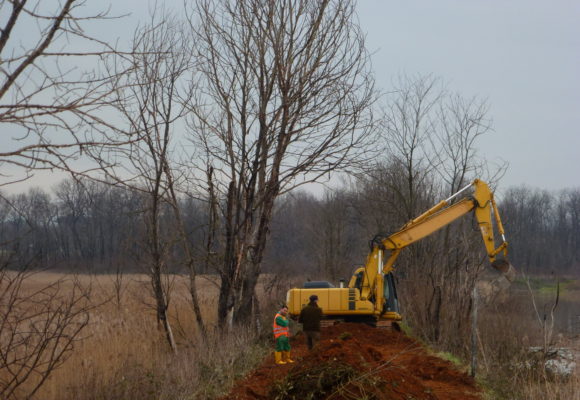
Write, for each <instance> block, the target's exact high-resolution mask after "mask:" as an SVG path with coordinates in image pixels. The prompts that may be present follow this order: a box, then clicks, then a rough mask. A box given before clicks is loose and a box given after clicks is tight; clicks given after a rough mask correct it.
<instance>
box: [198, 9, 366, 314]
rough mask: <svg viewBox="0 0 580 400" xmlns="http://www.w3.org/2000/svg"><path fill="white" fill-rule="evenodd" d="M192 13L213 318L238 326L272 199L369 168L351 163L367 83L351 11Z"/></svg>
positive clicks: (360, 140) (361, 141)
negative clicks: (214, 262)
mask: <svg viewBox="0 0 580 400" xmlns="http://www.w3.org/2000/svg"><path fill="white" fill-rule="evenodd" d="M196 5H197V7H196V8H195V10H194V11H195V12H196V13H197V14H195V17H196V18H197V19H198V20H199V21H200V23H199V24H196V23H195V22H194V18H193V17H191V18H190V21H191V24H192V28H193V30H194V31H195V34H196V36H195V42H196V45H197V47H196V50H197V57H198V60H199V62H200V66H199V70H200V74H199V75H200V81H201V87H200V92H199V93H200V95H199V97H198V98H197V107H195V108H193V109H192V111H193V114H194V116H193V117H191V118H190V119H189V126H190V132H191V134H192V140H193V141H194V143H195V144H196V147H198V148H199V149H201V150H203V152H204V154H203V155H202V156H201V157H200V160H203V164H201V165H197V169H198V170H199V171H202V172H203V171H205V170H206V164H209V165H210V166H211V168H212V169H213V171H214V172H213V175H212V177H213V182H212V187H213V188H214V190H215V192H216V193H217V194H218V195H219V198H220V199H221V202H220V204H221V214H222V219H223V230H222V239H221V251H222V252H223V263H222V265H221V266H220V267H219V274H220V276H221V288H220V297H219V305H218V316H219V320H220V321H221V322H224V321H226V320H227V321H229V323H230V324H231V323H232V321H233V319H235V320H236V321H238V322H247V321H249V320H250V316H251V315H253V314H255V313H257V310H258V304H257V299H256V296H255V287H256V283H257V280H258V276H259V274H260V272H261V264H262V257H263V253H264V249H265V246H266V242H267V238H268V231H269V225H270V220H271V217H272V210H273V207H274V202H275V199H276V198H277V197H278V196H279V195H280V194H281V193H284V192H286V191H289V190H291V189H292V188H293V187H295V186H297V185H300V184H303V183H306V182H312V181H316V180H319V179H321V178H322V177H324V176H325V174H329V173H330V172H332V171H335V170H338V169H340V168H346V167H348V166H353V165H354V164H355V163H356V162H358V161H361V159H363V158H365V157H372V156H373V154H371V153H365V152H364V151H363V150H364V149H365V145H366V144H368V142H369V138H370V133H371V127H372V125H371V122H372V114H371V107H372V105H373V102H374V100H375V94H374V90H373V79H372V77H371V75H370V73H369V56H368V53H367V51H366V49H365V45H364V35H363V33H362V32H361V30H360V28H359V27H358V25H357V22H356V16H355V11H354V10H355V5H354V3H351V2H348V1H344V0H335V1H330V0H324V1H318V2H312V1H307V0H294V1H287V2H279V1H274V0H269V1H258V0H250V1H244V2H239V1H233V0H220V1H217V0H216V1H212V0H208V1H206V0H201V1H198V2H197V3H196ZM200 175H201V174H200ZM206 186H209V185H206Z"/></svg>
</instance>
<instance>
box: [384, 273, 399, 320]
mask: <svg viewBox="0 0 580 400" xmlns="http://www.w3.org/2000/svg"><path fill="white" fill-rule="evenodd" d="M383 298H384V299H385V300H384V302H383V312H382V314H385V313H387V312H396V313H398V312H399V299H398V298H397V287H396V286H395V277H394V276H393V274H392V273H391V272H389V273H388V274H385V275H384V284H383Z"/></svg>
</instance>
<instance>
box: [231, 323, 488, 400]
mask: <svg viewBox="0 0 580 400" xmlns="http://www.w3.org/2000/svg"><path fill="white" fill-rule="evenodd" d="M321 336H322V338H321V341H320V343H319V345H318V348H317V349H315V350H314V351H312V352H308V350H307V348H306V346H305V344H304V343H303V338H302V337H301V336H300V335H299V336H298V337H296V338H295V339H294V340H291V343H292V355H293V358H294V360H295V361H296V362H295V363H294V364H286V365H275V364H274V359H273V356H269V357H267V358H266V359H265V360H264V362H263V363H262V365H261V366H260V367H259V368H257V369H256V370H254V371H253V372H252V373H250V374H249V375H248V376H246V377H245V378H244V379H242V380H240V381H238V382H236V384H235V386H234V389H233V390H232V391H231V392H230V394H228V395H227V396H225V397H224V398H223V399H236V400H249V399H264V400H266V399H275V398H278V399H286V398H287V399H300V400H303V399H305V398H311V399H333V400H346V399H355V398H367V399H377V400H383V399H384V400H386V399H389V400H391V399H392V400H398V399H401V400H403V399H404V400H410V399H417V400H419V399H445V400H470V399H474V400H475V399H480V391H479V389H478V388H477V387H476V385H475V383H474V381H473V379H471V378H470V377H469V376H468V375H466V374H465V373H463V372H460V371H458V370H457V369H456V368H455V367H454V366H453V365H452V364H451V363H450V362H448V361H445V360H442V359H440V358H438V357H435V356H432V355H430V354H429V353H428V352H427V350H426V349H425V348H424V347H423V346H422V345H421V344H420V343H418V342H417V341H415V340H413V339H411V338H409V337H407V336H406V335H405V334H403V333H401V332H397V331H391V330H389V329H377V328H372V327H369V326H367V325H364V324H355V323H342V324H338V325H335V326H331V327H328V328H323V330H322V335H321ZM343 370H348V371H351V375H349V379H347V380H346V381H342V383H341V384H339V385H337V386H336V387H332V388H330V389H329V388H328V387H326V388H324V389H323V390H322V389H320V382H321V381H322V380H323V379H324V378H322V377H321V374H324V373H329V374H332V373H335V372H336V371H343ZM352 371H355V372H354V375H352ZM317 375H320V376H317ZM284 379H287V380H288V379H292V382H291V385H289V384H286V385H285V386H283V387H285V388H286V389H288V388H294V389H293V390H297V389H296V387H297V386H300V387H301V389H302V390H303V392H302V393H301V394H296V392H292V391H289V392H287V393H286V394H284V392H282V394H280V393H281V392H280V390H278V391H275V388H276V387H280V385H284ZM300 380H303V381H302V382H301V381H300ZM308 385H312V387H309V386H308ZM317 390H318V392H317V393H318V394H312V393H314V392H315V391H317ZM305 393H307V394H308V395H307V396H306V395H305ZM363 395H364V396H367V397H363Z"/></svg>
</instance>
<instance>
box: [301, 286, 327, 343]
mask: <svg viewBox="0 0 580 400" xmlns="http://www.w3.org/2000/svg"><path fill="white" fill-rule="evenodd" d="M321 319H322V308H320V307H318V296H317V295H315V294H313V295H312V296H310V303H308V305H307V306H306V307H304V308H303V309H302V311H300V317H298V322H300V323H301V324H302V330H303V331H304V334H305V335H306V344H307V345H308V349H309V350H312V348H313V347H314V346H316V343H318V341H319V340H320V320H321Z"/></svg>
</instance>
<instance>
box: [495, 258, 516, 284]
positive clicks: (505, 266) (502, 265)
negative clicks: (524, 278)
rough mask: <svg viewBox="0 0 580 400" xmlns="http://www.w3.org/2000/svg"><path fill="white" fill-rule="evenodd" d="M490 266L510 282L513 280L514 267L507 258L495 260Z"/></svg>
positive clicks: (514, 274) (514, 275)
mask: <svg viewBox="0 0 580 400" xmlns="http://www.w3.org/2000/svg"><path fill="white" fill-rule="evenodd" d="M491 266H492V267H493V268H495V269H496V270H497V271H498V272H499V273H501V274H502V275H503V276H504V277H505V278H506V279H507V280H508V281H510V282H513V280H514V279H515V277H516V269H515V268H514V266H513V265H511V264H510V263H509V262H508V261H507V260H499V259H498V260H495V261H494V262H492V263H491Z"/></svg>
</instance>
